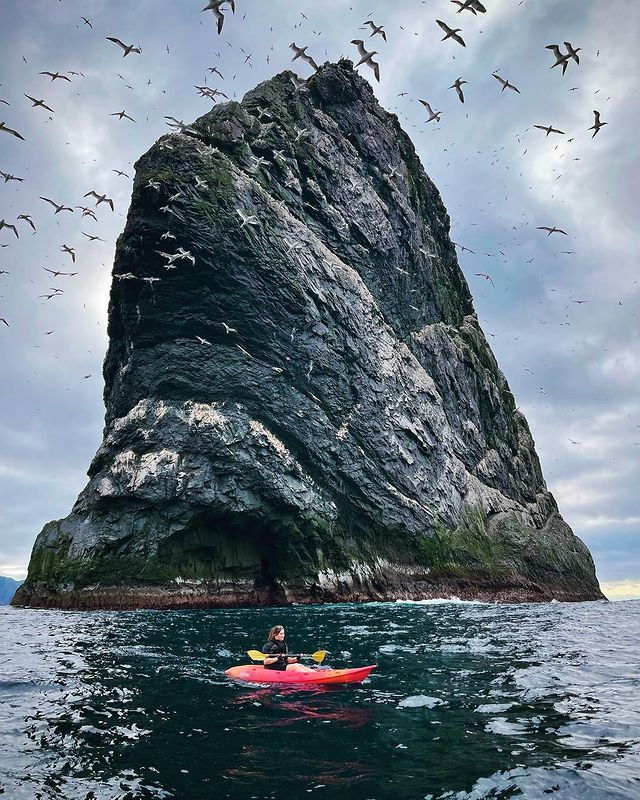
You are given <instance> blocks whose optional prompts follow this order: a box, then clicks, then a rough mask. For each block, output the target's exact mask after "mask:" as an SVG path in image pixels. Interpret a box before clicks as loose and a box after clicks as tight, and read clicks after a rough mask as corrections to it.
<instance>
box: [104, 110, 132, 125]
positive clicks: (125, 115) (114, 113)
mask: <svg viewBox="0 0 640 800" xmlns="http://www.w3.org/2000/svg"><path fill="white" fill-rule="evenodd" d="M109 116H110V117H120V119H122V118H123V117H126V118H127V119H130V120H131V122H135V119H134V118H133V117H130V116H129V115H128V114H125V112H124V111H114V112H113V114H109Z"/></svg>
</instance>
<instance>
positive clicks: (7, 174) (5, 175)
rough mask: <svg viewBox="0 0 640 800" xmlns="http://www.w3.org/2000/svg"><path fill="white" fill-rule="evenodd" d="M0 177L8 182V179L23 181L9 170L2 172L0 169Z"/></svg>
mask: <svg viewBox="0 0 640 800" xmlns="http://www.w3.org/2000/svg"><path fill="white" fill-rule="evenodd" d="M0 178H4V182H5V183H9V181H19V182H20V183H24V181H25V179H24V178H18V177H17V175H12V174H11V173H10V172H3V171H2V170H1V169H0Z"/></svg>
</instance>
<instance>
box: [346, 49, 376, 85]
mask: <svg viewBox="0 0 640 800" xmlns="http://www.w3.org/2000/svg"><path fill="white" fill-rule="evenodd" d="M351 44H355V45H356V47H357V48H358V52H359V53H360V61H358V63H357V64H356V65H355V66H356V67H359V66H360V64H366V65H367V66H369V67H371V69H372V70H373V74H374V75H375V76H376V80H377V81H378V83H379V82H380V65H379V64H378V62H377V61H374V60H373V56H375V55H378V51H377V50H372V51H371V52H370V53H368V52H367V51H366V49H365V46H364V42H363V41H362V39H352V40H351Z"/></svg>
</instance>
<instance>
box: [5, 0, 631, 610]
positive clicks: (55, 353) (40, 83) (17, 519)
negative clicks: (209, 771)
mask: <svg viewBox="0 0 640 800" xmlns="http://www.w3.org/2000/svg"><path fill="white" fill-rule="evenodd" d="M483 2H484V5H485V6H486V8H487V12H486V13H485V14H478V15H477V16H473V15H472V14H471V13H469V12H467V11H464V12H462V13H461V14H457V13H456V6H455V5H454V4H452V3H451V2H449V0H426V1H425V2H421V1H420V0H394V2H393V3H389V2H385V0H323V2H322V3H320V2H317V0H297V1H296V2H292V1H291V0H269V1H268V2H267V1H266V0H265V1H264V2H262V1H260V2H259V1H258V0H236V14H235V15H232V14H231V13H230V12H229V13H226V14H225V23H224V28H223V31H222V35H220V36H218V35H217V33H216V26H215V18H214V17H213V15H212V13H211V11H207V12H205V13H201V11H200V9H201V8H202V6H203V5H205V2H204V0H181V2H174V0H135V2H130V0H31V2H29V3H24V2H23V0H4V2H3V4H2V5H3V7H2V29H1V31H0V45H1V46H0V64H1V67H0V82H1V85H0V100H3V101H6V103H5V102H2V103H0V120H3V121H4V123H5V125H6V126H7V127H9V128H12V129H13V130H15V131H18V132H19V133H20V134H21V135H22V136H24V138H25V141H22V140H20V139H18V138H16V137H14V136H12V135H10V134H7V133H5V132H4V131H1V132H0V170H2V171H3V172H5V173H9V174H13V175H14V176H17V177H20V178H24V181H23V182H18V181H13V180H10V181H7V182H0V219H1V218H4V219H5V220H6V222H7V223H9V224H15V225H16V226H17V229H18V232H19V235H20V238H19V239H17V238H16V237H15V235H14V233H13V231H12V230H10V229H7V228H4V229H3V230H0V244H1V245H2V247H1V248H0V270H6V271H7V273H6V274H0V317H1V318H4V319H6V321H7V322H8V327H7V326H6V325H4V324H3V323H1V322H0V365H1V368H2V369H1V373H0V375H1V379H0V380H1V387H2V388H1V390H0V575H9V576H12V577H16V578H21V577H24V576H25V574H26V568H27V564H28V561H29V555H30V552H31V547H32V545H33V542H34V540H35V537H36V535H37V534H38V533H39V531H40V530H41V528H42V526H43V525H44V523H45V522H47V521H49V520H51V519H56V518H61V517H64V516H66V515H67V514H68V513H69V511H70V510H71V507H72V505H73V503H74V501H75V499H76V497H77V495H78V493H79V492H80V491H81V489H82V488H83V486H84V485H85V483H86V480H87V479H86V469H87V467H88V466H89V463H90V461H91V459H92V457H93V455H94V453H95V451H96V449H97V447H98V445H99V444H100V441H101V439H102V425H103V418H104V407H103V404H102V389H103V381H102V361H103V358H104V354H105V351H106V347H107V339H106V321H107V302H108V292H109V286H110V280H111V278H110V274H111V267H112V263H113V256H114V248H115V241H116V238H117V236H118V234H119V233H120V232H121V231H122V229H123V227H124V223H125V217H126V212H127V209H128V205H129V200H130V195H131V186H132V178H133V168H132V165H133V163H134V162H135V161H136V160H137V158H138V157H139V156H140V155H141V154H142V153H143V152H145V151H146V150H147V149H148V148H149V147H150V146H151V145H152V144H153V142H154V141H155V140H156V139H157V138H158V137H159V136H161V135H162V134H163V133H166V131H167V130H168V129H167V128H166V125H165V121H164V119H163V116H164V115H171V116H174V117H176V118H178V119H181V120H184V121H185V122H190V121H192V120H194V119H195V118H196V117H198V116H200V115H201V114H203V113H205V112H206V111H208V110H209V108H210V107H211V101H209V100H207V99H206V98H201V97H199V95H198V92H197V90H196V89H195V88H194V86H202V85H204V83H205V79H206V82H207V85H208V86H210V87H212V88H216V89H220V90H221V91H223V92H225V94H227V95H228V96H229V98H237V99H240V98H241V97H242V96H243V94H244V93H245V92H246V91H247V90H248V89H250V88H252V87H253V86H254V85H255V84H256V83H259V82H260V81H263V80H265V79H267V78H269V77H271V76H272V75H274V74H275V73H277V72H280V71H282V70H283V69H287V68H291V67H292V66H293V68H295V69H296V71H297V72H298V74H299V75H301V76H303V77H307V76H309V75H310V74H311V72H312V69H311V67H310V66H308V65H307V64H306V63H304V62H302V61H300V60H298V61H296V62H295V64H294V65H292V64H291V56H292V55H293V54H292V53H291V51H290V50H289V48H288V45H289V43H290V42H292V41H295V42H296V43H297V44H298V45H300V46H303V45H308V46H309V51H308V52H309V53H310V54H311V55H312V56H313V57H314V58H315V59H316V61H318V62H319V63H322V62H324V61H326V60H332V61H335V60H337V59H339V58H340V57H341V56H342V55H345V56H349V57H351V58H353V57H354V56H357V52H356V49H355V47H354V45H352V44H350V40H351V39H354V38H363V39H366V40H367V45H368V46H369V45H371V46H372V48H374V49H376V50H378V52H379V55H378V56H377V57H376V58H377V60H379V63H380V72H381V81H380V83H379V84H378V83H376V81H375V79H374V77H373V73H372V72H371V70H369V69H368V68H367V67H366V65H365V66H361V67H359V71H360V72H361V73H362V75H363V76H364V77H365V78H366V79H367V80H369V81H371V82H372V84H373V86H374V89H375V92H376V94H377V96H378V98H379V100H380V102H381V103H382V105H383V106H384V107H385V108H387V109H389V110H391V111H393V112H394V113H396V114H398V117H399V118H400V121H401V123H402V125H403V127H404V128H405V130H407V132H408V133H409V135H410V136H411V138H412V140H413V142H414V143H415V145H416V149H417V151H418V153H419V155H420V157H421V159H422V162H423V164H424V166H425V168H426V170H427V172H428V174H429V175H430V177H431V178H432V179H433V181H434V182H435V184H436V186H437V187H438V188H439V190H440V192H441V194H442V197H443V200H444V202H445V205H446V206H447V208H448V210H449V214H450V216H451V220H452V230H451V235H452V239H453V240H454V241H456V242H458V243H460V244H463V245H465V246H466V247H468V248H470V249H471V250H473V251H474V253H470V252H466V251H465V252H463V253H460V254H459V260H460V264H461V266H462V269H463V270H464V273H465V275H466V277H467V280H468V282H469V285H470V288H471V292H472V294H473V297H474V303H475V307H476V310H477V312H478V316H479V318H480V322H481V325H482V327H483V329H484V331H485V333H486V334H487V338H488V340H489V342H490V344H491V346H492V348H493V350H494V353H495V354H496V357H497V359H498V363H499V364H500V366H501V368H502V370H503V372H504V373H505V375H506V377H507V379H508V381H509V384H510V386H511V389H512V391H513V392H514V395H515V397H516V402H517V404H518V406H519V407H520V408H521V409H522V411H523V412H524V413H525V415H526V417H527V420H528V421H529V424H530V427H531V430H532V433H533V436H534V439H535V442H536V447H537V452H538V455H539V456H540V460H541V463H542V468H543V472H544V475H545V478H546V481H547V484H548V486H549V489H550V490H551V491H552V492H553V494H554V496H555V498H556V500H557V501H558V504H559V507H560V511H561V513H562V515H563V516H564V518H565V519H566V520H567V522H568V523H569V524H570V525H571V527H572V528H573V530H574V532H575V533H576V534H577V535H578V536H580V537H581V538H582V539H583V540H584V541H585V542H586V543H587V545H588V546H589V547H590V549H591V552H592V553H593V555H594V558H595V561H596V567H597V571H598V576H599V578H600V580H601V582H602V585H603V588H604V590H605V592H606V593H607V594H608V595H609V596H611V597H622V596H635V597H640V547H639V546H638V545H639V543H640V500H639V499H638V495H639V489H640V480H639V479H640V469H639V467H640V413H639V412H640V347H639V344H640V335H639V325H638V322H639V319H638V300H639V298H640V283H639V280H640V269H639V264H638V252H639V251H638V244H639V238H640V232H639V230H640V229H639V226H638V210H639V205H640V203H639V194H638V188H637V187H638V178H639V175H638V151H639V149H640V148H639V145H638V141H639V137H638V135H637V132H638V130H639V129H640V107H639V104H638V89H637V82H638V79H639V76H640V55H639V52H640V49H639V48H638V46H637V45H638V40H639V36H640V3H639V2H638V0H609V2H607V3H603V2H601V1H599V2H595V0H483ZM391 9H393V12H392V11H391ZM370 12H371V16H372V18H373V19H374V20H375V22H376V24H378V25H384V27H385V30H386V32H387V39H388V40H387V42H385V41H384V40H383V39H382V38H381V36H379V35H376V36H374V37H373V38H372V39H371V38H370V37H369V29H367V30H366V31H363V30H360V26H361V25H362V23H363V22H364V21H365V19H366V18H367V17H368V16H369V14H370ZM82 15H84V16H85V17H86V18H87V20H88V21H89V22H90V23H91V26H92V27H90V26H89V25H88V24H86V23H85V22H84V21H83V20H82V19H81V16H82ZM436 19H441V20H444V21H445V22H447V23H448V24H449V25H450V26H451V27H460V28H461V29H462V32H461V35H462V36H463V38H464V41H465V43H466V47H462V46H460V45H459V44H457V43H456V42H454V41H452V40H451V39H449V40H447V41H441V37H442V36H443V35H444V34H443V32H442V31H441V29H440V28H439V26H438V25H437V24H436V21H435V20H436ZM454 23H455V24H454ZM106 36H113V37H118V38H119V39H121V40H122V41H123V42H125V43H126V44H135V45H139V46H140V47H141V48H142V53H141V54H136V53H131V54H129V55H127V56H126V57H123V55H122V52H123V51H122V50H121V49H120V48H119V47H118V46H117V45H115V44H113V43H111V42H109V41H107V40H106V39H105V37H106ZM565 41H569V42H570V43H571V44H572V45H573V46H574V47H580V48H582V49H581V51H580V52H579V57H580V64H577V63H575V62H574V61H571V62H570V63H569V65H568V69H567V71H566V74H565V75H564V76H563V74H562V71H561V70H562V67H561V66H558V67H555V68H553V69H550V67H551V65H552V64H553V62H554V56H553V55H552V53H551V51H550V50H547V49H545V46H546V45H548V44H559V45H561V46H562V48H563V50H564V45H563V44H562V43H563V42H565ZM370 49H371V48H370ZM213 66H216V67H218V68H219V69H220V71H221V72H222V74H223V75H224V80H222V79H221V78H220V77H219V76H218V75H216V74H214V73H209V72H207V68H208V67H213ZM44 70H50V71H51V72H56V71H57V72H60V73H63V74H66V75H67V76H68V77H70V78H71V82H68V81H65V80H61V79H57V80H53V81H52V80H51V79H50V78H49V77H47V76H45V75H39V74H38V73H39V72H42V71H44ZM496 70H497V71H499V72H500V74H501V75H502V76H503V77H504V78H506V79H508V80H509V81H510V82H511V83H513V84H514V85H515V86H517V87H518V89H519V90H520V93H519V94H518V93H516V92H514V91H512V90H510V89H507V90H506V91H504V92H501V86H500V84H499V83H498V81H497V80H496V79H495V78H493V77H492V73H493V72H495V71H496ZM70 71H73V72H77V73H82V74H81V75H80V74H79V75H73V74H70ZM458 77H462V78H463V79H465V80H466V81H468V83H467V84H465V85H464V86H463V90H464V96H465V102H464V104H462V103H460V101H459V100H458V98H457V96H456V93H455V91H454V90H453V89H450V88H448V87H450V86H451V85H452V84H453V82H454V81H455V80H456V78H458ZM401 92H406V93H407V94H406V96H399V94H400V93H401ZM25 94H28V95H31V96H32V97H34V98H36V99H38V100H43V101H44V102H45V103H46V104H47V105H48V106H50V107H51V108H52V109H53V113H51V112H49V111H47V110H46V109H43V108H40V107H32V104H31V101H29V100H27V98H26V97H25ZM419 98H420V99H424V100H427V101H429V102H430V103H431V105H432V106H433V107H434V108H435V109H437V110H441V111H442V118H441V122H440V123H436V122H430V123H426V122H425V120H426V118H427V115H426V113H425V109H424V108H423V107H422V106H421V105H420V104H419V103H418V99H419ZM221 99H222V100H223V101H224V99H223V98H221ZM594 109H596V110H598V111H599V112H600V113H601V118H602V121H605V122H607V123H608V124H607V125H606V126H604V127H603V128H602V129H601V130H600V131H599V133H598V134H597V135H596V136H595V138H592V133H593V131H589V130H588V128H589V127H590V126H591V125H593V123H594V114H593V110H594ZM120 111H125V112H126V113H127V114H128V115H129V116H131V117H133V119H134V120H135V122H131V121H130V120H128V119H126V118H123V119H122V120H120V119H119V118H118V117H116V116H112V114H114V113H116V112H120ZM536 124H538V125H545V126H547V125H552V126H553V127H555V128H558V129H560V130H561V131H563V132H564V133H562V134H555V133H552V134H550V135H549V136H546V135H545V133H544V131H541V130H538V129H536V128H534V127H533V126H534V125H536ZM114 170H121V171H123V172H125V173H127V175H128V176H129V177H125V176H121V175H118V174H116V172H114ZM91 190H95V191H96V192H98V193H100V194H103V193H106V194H107V196H108V197H110V198H113V201H114V204H115V212H112V211H111V210H110V209H109V208H108V207H107V205H106V204H105V203H101V204H100V205H99V206H98V207H96V208H95V212H96V215H97V218H98V219H97V221H94V220H92V219H91V217H89V216H84V217H82V216H81V211H80V210H78V209H76V210H75V212H74V213H73V214H72V213H69V212H66V211H62V212H60V213H59V214H54V209H53V207H52V206H50V205H49V204H47V203H45V202H44V201H43V200H41V199H39V197H40V196H44V197H48V198H51V199H53V200H55V202H56V203H63V204H64V205H67V206H79V205H82V204H86V205H89V206H92V207H94V202H95V200H92V199H91V198H86V199H85V198H83V195H84V194H85V193H86V192H89V191H91ZM19 214H28V215H30V216H31V218H32V220H33V223H34V225H35V226H36V229H37V231H36V232H34V231H33V230H32V228H31V227H30V226H29V224H28V222H27V221H25V220H17V217H18V215H19ZM543 225H544V226H554V225H555V226H558V227H560V228H562V229H563V230H565V231H566V232H567V234H568V235H567V236H564V235H562V234H558V233H554V234H552V235H550V236H549V235H547V234H546V232H544V231H540V230H537V227H538V226H543ZM83 232H84V233H86V234H90V235H92V236H94V235H98V236H100V237H101V238H102V239H104V240H105V241H104V242H101V241H98V240H95V241H91V240H90V239H89V238H88V237H86V236H83ZM64 244H66V245H68V246H70V247H71V248H74V249H75V253H76V262H75V264H74V263H72V261H71V257H70V256H69V255H68V254H67V253H64V252H62V251H61V250H60V248H61V246H62V245H64ZM5 245H6V246H5ZM566 251H569V252H566ZM45 267H46V268H48V269H51V270H61V271H63V272H77V273H78V274H77V275H75V276H64V275H62V276H58V277H54V276H53V275H51V274H50V273H47V272H45V270H44V268H45ZM476 273H483V274H484V275H488V276H490V278H491V280H488V279H487V278H485V277H482V276H479V275H476ZM52 288H60V289H64V293H63V294H60V293H58V294H57V296H55V297H52V298H51V299H46V297H40V296H39V295H43V294H45V295H46V294H47V293H50V292H51V290H52ZM579 301H580V302H579Z"/></svg>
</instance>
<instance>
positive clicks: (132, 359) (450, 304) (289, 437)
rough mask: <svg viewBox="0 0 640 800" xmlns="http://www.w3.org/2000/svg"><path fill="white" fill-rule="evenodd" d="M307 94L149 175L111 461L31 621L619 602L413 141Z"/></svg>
mask: <svg viewBox="0 0 640 800" xmlns="http://www.w3.org/2000/svg"><path fill="white" fill-rule="evenodd" d="M290 75H291V74H290V73H289V72H284V73H282V74H280V75H277V76H276V77H274V78H273V79H271V80H269V81H267V82H266V83H263V84H261V85H259V86H258V87H257V88H255V89H254V90H253V91H251V92H249V93H248V94H247V95H246V96H245V98H244V99H243V101H242V103H236V102H231V103H227V104H225V105H222V106H217V107H215V108H214V109H213V110H212V111H211V112H209V113H208V114H206V115H205V116H203V117H201V118H200V119H198V120H197V121H196V122H195V123H194V124H193V125H192V126H190V127H188V128H184V129H183V130H182V131H181V132H175V133H171V134H168V135H166V136H163V137H162V139H161V140H160V141H159V142H158V143H156V144H155V145H154V146H153V147H152V148H151V149H150V150H149V152H148V153H146V154H145V155H144V156H143V157H142V158H141V159H140V160H139V161H138V163H137V164H136V178H135V182H134V187H133V197H132V201H131V207H130V211H129V215H128V219H127V224H126V228H125V230H124V232H123V234H122V235H121V237H120V239H119V241H118V246H117V250H116V257H115V264H114V270H113V277H114V280H113V286H112V289H111V298H110V305H109V349H108V352H107V356H106V359H105V364H104V377H105V391H104V399H105V405H106V418H105V429H104V440H103V442H102V445H101V446H100V448H99V450H98V452H97V453H96V456H95V458H94V459H93V462H92V463H91V466H90V468H89V472H88V474H89V478H90V480H89V483H88V484H87V486H86V488H85V489H84V490H83V491H82V493H81V494H80V496H79V498H78V500H77V501H76V503H75V505H74V507H73V510H72V511H71V513H70V514H69V516H68V517H66V518H65V519H63V520H57V521H54V522H50V523H48V524H47V525H45V527H44V529H43V531H42V532H41V533H40V535H39V536H38V538H37V541H36V543H35V546H34V550H33V554H32V558H31V563H30V566H29V575H28V578H27V581H26V583H25V584H24V586H22V587H21V589H20V590H19V591H18V593H17V595H16V597H15V598H14V601H13V602H14V604H16V605H40V606H56V607H64V608H134V607H155V608H166V607H180V606H183V607H197V606H230V605H259V604H281V603H289V602H296V603H314V602H324V601H351V600H385V599H386V600H389V599H396V598H413V599H419V598H427V597H437V596H447V595H451V594H455V595H458V596H460V597H475V598H484V599H495V600H544V599H551V598H553V597H555V598H557V599H560V600H583V599H594V598H601V597H602V594H601V593H600V589H599V586H598V582H597V579H596V576H595V570H594V565H593V561H592V559H591V556H590V554H589V552H588V550H587V548H586V547H585V545H584V544H583V543H582V542H581V541H580V540H579V539H578V538H577V537H575V536H574V535H573V533H572V531H571V529H570V528H569V527H568V525H567V524H566V523H565V522H564V521H563V520H562V517H561V516H560V515H559V513H558V509H557V506H556V503H555V501H554V499H553V497H552V496H551V494H550V493H549V492H548V491H547V488H546V485H545V482H544V479H543V477H542V473H541V470H540V464H539V462H538V458H537V456H536V453H535V450H534V444H533V441H532V438H531V434H530V432H529V429H528V426H527V423H526V420H525V418H524V417H523V415H522V414H521V413H520V412H519V411H518V410H517V409H516V407H515V404H514V400H513V396H512V394H511V392H510V391H509V388H508V385H507V382H506V380H505V378H504V376H503V375H502V373H501V372H500V370H499V368H498V366H497V363H496V361H495V358H494V356H493V355H492V353H491V350H490V348H489V345H488V344H487V341H486V339H485V337H484V335H483V333H482V331H481V329H480V327H479V325H478V321H477V318H476V315H475V314H474V310H473V306H472V301H471V296H470V293H469V289H468V286H467V284H466V282H465V279H464V276H463V274H462V272H461V270H460V268H459V267H458V264H457V260H456V255H455V249H454V247H453V246H452V244H451V241H450V239H449V217H448V215H447V212H446V209H445V207H444V205H443V203H442V200H441V198H440V195H439V193H438V191H437V190H436V188H435V186H434V185H433V184H432V182H431V181H430V180H429V178H428V177H427V175H426V174H425V172H424V170H423V168H422V166H421V164H420V162H419V160H418V158H417V156H416V153H415V149H414V147H413V145H412V143H411V141H410V140H409V138H408V136H407V135H406V134H405V133H404V132H403V131H402V130H401V128H400V125H399V123H398V120H397V118H396V117H395V116H394V115H391V114H389V113H387V112H386V111H384V110H383V109H382V108H380V106H379V105H378V103H377V101H376V99H375V97H374V95H373V92H372V90H371V88H370V86H369V84H368V83H367V82H366V81H364V80H363V79H361V78H360V77H359V76H358V75H357V74H356V73H355V72H354V71H353V67H352V65H351V62H348V61H341V62H340V63H338V64H327V65H325V66H324V67H322V68H321V69H320V71H319V72H318V73H317V74H316V75H315V76H314V77H312V78H311V79H310V80H309V81H308V88H307V89H306V90H304V91H299V90H296V88H295V87H294V84H293V83H292V81H291V79H290ZM247 217H249V219H248V220H247ZM167 231H168V234H167V233H166V232H167ZM178 248H183V249H184V250H185V251H188V252H189V253H190V256H191V258H190V257H187V256H185V257H184V258H176V259H174V260H173V261H172V262H171V263H168V262H169V261H170V259H169V257H168V256H164V255H162V253H168V254H174V253H177V252H178Z"/></svg>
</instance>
